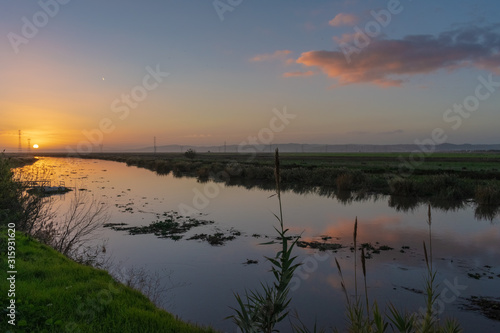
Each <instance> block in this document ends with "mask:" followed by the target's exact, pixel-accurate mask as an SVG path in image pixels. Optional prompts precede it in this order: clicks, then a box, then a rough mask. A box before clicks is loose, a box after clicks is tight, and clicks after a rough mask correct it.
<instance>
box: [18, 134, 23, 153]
mask: <svg viewBox="0 0 500 333" xmlns="http://www.w3.org/2000/svg"><path fill="white" fill-rule="evenodd" d="M17 151H18V152H20V153H21V152H22V151H23V147H22V144H21V130H19V146H18V147H17Z"/></svg>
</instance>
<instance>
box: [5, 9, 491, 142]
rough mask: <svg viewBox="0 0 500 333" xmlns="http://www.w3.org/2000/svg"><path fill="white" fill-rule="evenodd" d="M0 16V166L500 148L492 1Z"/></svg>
mask: <svg viewBox="0 0 500 333" xmlns="http://www.w3.org/2000/svg"><path fill="white" fill-rule="evenodd" d="M0 9H1V10H0V31H1V38H0V150H4V149H6V150H7V151H17V147H18V130H21V131H22V146H23V148H25V147H27V144H28V141H27V140H28V139H31V140H30V142H31V144H32V145H33V144H38V145H39V146H40V150H43V149H59V150H63V151H68V152H69V151H75V150H77V151H82V152H85V151H92V150H93V151H98V150H99V149H100V147H101V145H102V147H103V150H106V151H109V150H113V149H129V148H140V147H146V146H152V144H153V138H154V137H156V140H157V145H170V144H183V145H222V144H224V142H226V143H227V144H241V143H244V142H255V143H263V144H268V143H318V144H348V143H359V144H399V143H416V142H435V143H436V144H438V143H444V142H447V143H456V144H461V143H475V144H486V143H500V131H499V130H498V125H499V124H500V19H499V16H498V13H499V12H500V2H498V1H494V0H488V1H486V0H475V1H472V0H469V1H463V0H440V1H431V0H421V1H416V0H413V1H411V0H401V1H398V0H364V1H361V0H341V1H336V0H331V1H323V0H317V1H299V0H286V1H285V0H281V1H279V0H277V1H264V0H252V1H250V0H215V1H213V0H203V1H202V0H190V1H180V0H177V1H173V0H172V1H169V0H162V1H160V0H155V1H153V0H145V1H131V0H106V1H98V0H85V1H83V0H40V1H25V0H1V2H0ZM429 140H432V141H429Z"/></svg>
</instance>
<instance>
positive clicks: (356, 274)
mask: <svg viewBox="0 0 500 333" xmlns="http://www.w3.org/2000/svg"><path fill="white" fill-rule="evenodd" d="M357 237H358V217H357V216H356V220H355V221H354V294H355V296H356V298H358V270H357V263H356V251H357V245H356V239H357Z"/></svg>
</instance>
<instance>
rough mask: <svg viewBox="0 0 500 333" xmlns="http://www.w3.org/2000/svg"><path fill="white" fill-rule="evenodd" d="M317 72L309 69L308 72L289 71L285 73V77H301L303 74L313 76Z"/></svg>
mask: <svg viewBox="0 0 500 333" xmlns="http://www.w3.org/2000/svg"><path fill="white" fill-rule="evenodd" d="M314 74H315V73H314V72H313V71H307V72H301V71H297V72H287V73H284V74H283V77H301V76H313V75H314Z"/></svg>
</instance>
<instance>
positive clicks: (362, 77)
mask: <svg viewBox="0 0 500 333" xmlns="http://www.w3.org/2000/svg"><path fill="white" fill-rule="evenodd" d="M495 29H497V27H487V28H478V27H470V28H462V29H456V30H453V31H448V32H444V33H442V34H440V35H439V36H432V35H416V36H407V37H405V38H403V39H399V40H385V39H381V40H371V41H370V44H369V45H368V46H367V47H366V48H361V47H359V48H357V50H358V51H359V52H357V53H352V54H350V58H351V59H352V61H351V62H350V63H348V62H347V61H346V57H345V55H344V53H343V52H341V51H308V52H304V53H302V54H301V56H300V57H299V58H298V59H297V61H296V62H297V63H299V64H302V65H304V66H306V67H316V68H319V69H320V70H321V71H322V72H324V73H325V74H326V75H327V76H328V77H331V78H335V79H337V81H338V83H339V84H340V85H348V84H354V83H371V84H375V85H379V86H384V87H387V86H400V85H401V84H402V83H403V82H404V81H405V80H406V79H408V78H409V77H411V76H413V75H417V74H428V73H433V72H436V71H439V70H447V71H455V70H457V69H460V68H465V67H476V68H480V69H487V70H491V71H494V72H500V34H499V33H498V32H496V31H495ZM347 37H348V36H346V40H347V39H348V38H347ZM351 46H352V47H356V44H355V43H353V44H351Z"/></svg>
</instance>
